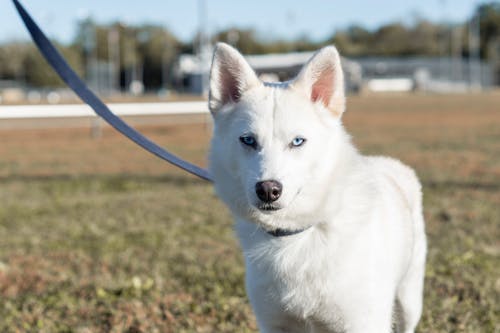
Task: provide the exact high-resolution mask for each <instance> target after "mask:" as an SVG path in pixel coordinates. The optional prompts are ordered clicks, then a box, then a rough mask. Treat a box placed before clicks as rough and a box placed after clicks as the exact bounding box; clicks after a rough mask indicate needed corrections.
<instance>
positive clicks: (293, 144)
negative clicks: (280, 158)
mask: <svg viewBox="0 0 500 333" xmlns="http://www.w3.org/2000/svg"><path fill="white" fill-rule="evenodd" d="M304 142H306V139H304V138H301V137H300V136H298V137H296V138H295V139H293V140H292V142H291V143H290V147H292V148H294V147H300V146H302V145H303V144H304Z"/></svg>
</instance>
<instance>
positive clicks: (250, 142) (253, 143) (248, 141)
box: [240, 135, 257, 148]
mask: <svg viewBox="0 0 500 333" xmlns="http://www.w3.org/2000/svg"><path fill="white" fill-rule="evenodd" d="M240 142H241V143H243V144H244V145H245V146H249V147H252V148H255V147H257V140H255V138H254V137H253V136H251V135H242V136H240Z"/></svg>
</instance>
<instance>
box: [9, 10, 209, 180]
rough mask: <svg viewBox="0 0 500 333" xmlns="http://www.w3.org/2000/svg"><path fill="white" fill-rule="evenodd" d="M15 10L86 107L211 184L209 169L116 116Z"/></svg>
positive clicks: (27, 18) (29, 20) (23, 13)
mask: <svg viewBox="0 0 500 333" xmlns="http://www.w3.org/2000/svg"><path fill="white" fill-rule="evenodd" d="M12 1H13V2H14V5H15V6H16V9H17V12H18V13H19V15H20V16H21V19H22V20H23V22H24V25H25V26H26V28H27V29H28V31H29V33H30V35H31V38H32V39H33V41H34V42H35V44H36V46H37V47H38V49H39V50H40V52H41V53H42V55H43V56H44V58H45V60H47V62H48V63H49V64H50V66H51V67H52V68H53V69H54V70H55V71H56V73H57V74H58V75H59V77H60V78H61V79H62V80H63V81H64V82H65V83H66V84H67V85H68V86H69V87H70V88H71V89H72V90H73V91H74V92H75V93H76V94H77V95H78V97H80V98H81V100H82V101H84V102H85V103H87V104H88V105H89V106H90V107H91V108H92V109H93V110H94V111H95V112H96V113H97V114H98V115H99V116H101V117H102V118H103V119H104V120H105V121H106V122H108V124H110V125H111V126H113V127H114V128H115V129H116V130H118V131H119V132H120V133H122V134H123V135H125V136H126V137H128V138H129V139H130V140H132V141H134V142H135V143H136V144H138V145H139V146H141V147H142V148H144V149H146V150H147V151H149V152H150V153H152V154H154V155H156V156H158V157H159V158H161V159H163V160H165V161H167V162H169V163H171V164H173V165H175V166H177V167H179V168H181V169H183V170H185V171H187V172H190V173H192V174H193V175H196V176H198V177H200V178H202V179H205V180H208V181H211V180H212V179H211V177H210V174H209V173H208V171H207V170H206V169H203V168H200V167H198V166H196V165H194V164H191V163H189V162H186V161H184V160H183V159H181V158H179V157H177V156H176V155H174V154H172V153H170V152H168V151H167V150H165V149H163V148H161V147H160V146H158V145H157V144H156V143H154V142H153V141H151V140H149V139H148V138H146V137H145V136H144V135H142V134H141V133H139V132H137V131H136V130H135V129H133V128H132V127H130V126H129V125H128V124H127V123H126V122H124V121H123V120H122V119H121V118H119V117H118V116H116V115H115V114H114V113H113V112H111V110H110V109H109V108H108V107H107V106H106V104H104V103H103V102H102V101H101V100H100V99H99V98H98V97H97V96H96V95H95V94H94V93H93V92H92V91H91V90H90V89H89V88H88V87H87V86H86V85H85V83H84V82H83V81H82V80H81V79H80V78H79V77H78V75H77V74H76V73H75V72H74V71H73V69H72V68H71V67H70V66H69V65H68V63H67V62H66V61H65V60H64V58H63V57H62V56H61V54H60V53H59V52H58V51H57V50H56V48H55V47H54V45H52V43H51V42H50V41H49V40H48V38H47V37H46V36H45V34H44V33H43V32H42V30H41V29H40V28H39V27H38V25H37V24H36V23H35V21H33V19H32V18H31V16H30V15H29V14H28V12H27V11H26V10H25V9H24V7H23V6H22V5H21V4H20V3H19V1H18V0H12Z"/></svg>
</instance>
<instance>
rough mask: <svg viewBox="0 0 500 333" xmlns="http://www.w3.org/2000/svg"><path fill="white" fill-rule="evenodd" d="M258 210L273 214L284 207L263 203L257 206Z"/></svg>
mask: <svg viewBox="0 0 500 333" xmlns="http://www.w3.org/2000/svg"><path fill="white" fill-rule="evenodd" d="M257 208H258V209H259V210H260V211H262V212H266V213H271V212H275V211H277V210H280V209H281V208H283V207H281V206H280V205H277V204H273V203H267V202H262V203H259V204H257Z"/></svg>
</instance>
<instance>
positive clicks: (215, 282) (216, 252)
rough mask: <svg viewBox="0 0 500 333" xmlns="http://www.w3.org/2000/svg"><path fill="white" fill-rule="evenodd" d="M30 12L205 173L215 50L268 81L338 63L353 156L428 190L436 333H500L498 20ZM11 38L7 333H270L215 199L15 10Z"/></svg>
mask: <svg viewBox="0 0 500 333" xmlns="http://www.w3.org/2000/svg"><path fill="white" fill-rule="evenodd" d="M22 3H23V5H25V7H26V8H27V9H28V11H29V12H30V13H31V14H32V15H33V17H34V19H35V20H36V21H37V22H38V23H39V25H40V26H41V28H42V30H44V31H45V32H46V34H47V35H48V36H49V37H50V38H51V39H52V41H53V42H54V43H55V44H56V45H57V47H58V49H59V50H60V51H61V53H62V54H63V55H64V57H65V58H66V59H67V60H68V62H69V63H70V64H71V66H72V67H73V68H74V69H75V70H76V71H77V72H78V74H79V75H80V76H81V77H82V78H83V79H84V80H85V81H86V82H87V84H88V85H89V86H90V87H91V88H92V89H93V90H94V91H95V92H96V93H97V94H98V95H99V96H100V97H102V98H103V99H104V100H105V101H106V102H107V103H108V105H109V106H110V108H111V109H112V110H113V111H115V112H116V113H117V114H119V115H121V116H123V117H124V118H125V120H126V121H127V122H129V123H130V124H132V125H133V126H134V127H136V128H138V129H139V130H140V131H141V132H143V133H144V134H145V135H147V136H148V137H150V138H152V139H153V140H154V141H155V142H157V143H159V144H160V145H162V146H165V147H167V148H168V149H171V150H172V151H173V152H175V153H177V154H179V155H181V156H183V157H185V158H186V159H188V160H190V161H192V162H194V163H196V164H198V165H202V166H206V163H207V162H206V156H207V151H208V146H209V140H210V136H211V120H210V116H209V114H208V111H207V106H206V97H207V80H208V71H209V68H210V62H211V56H212V51H213V47H214V45H215V43H216V42H218V41H223V42H226V43H229V44H231V45H233V46H235V47H236V48H238V49H239V50H240V51H241V52H242V53H243V54H244V55H245V56H246V58H247V60H248V61H249V62H250V64H251V65H252V67H253V68H254V69H255V70H256V72H257V73H258V75H259V76H260V77H261V78H262V79H263V80H265V81H277V80H288V79H290V78H293V77H294V75H295V74H296V73H297V72H298V70H299V69H300V68H301V66H302V65H303V64H304V63H305V62H306V61H307V60H308V59H309V58H310V57H311V55H312V53H313V52H314V51H315V50H317V49H318V48H320V47H322V46H325V45H329V44H334V45H336V47H337V48H338V49H339V51H340V53H341V55H342V66H343V69H344V71H345V73H346V83H347V87H348V103H347V112H346V114H345V116H344V118H343V121H344V124H345V126H346V128H347V130H348V131H349V132H350V133H351V134H352V136H353V138H354V139H353V140H354V142H355V144H356V145H357V146H358V147H359V149H360V150H361V151H362V152H363V153H366V154H386V155H390V156H393V157H396V158H399V159H401V160H402V161H403V162H405V163H407V164H409V165H411V166H412V167H414V168H415V169H416V171H417V173H418V174H419V176H420V178H421V180H422V183H423V186H424V207H425V218H426V222H427V233H428V236H429V258H428V266H427V273H426V290H425V307H424V314H423V317H422V321H421V323H420V326H419V332H494V333H497V332H500V326H499V322H500V298H499V295H500V221H499V214H498V212H499V211H498V207H499V205H500V89H499V86H500V2H498V1H476V0H455V1H451V0H420V1H417V0H411V1H396V0H380V1H377V2H372V1H367V0H350V1H344V2H341V1H320V0H309V1H295V0H293V1H284V0H279V1H261V0H255V1H251V2H235V1H232V2H229V1H222V0H216V1H207V0H186V1H167V0H163V1H159V0H144V1H140V2H137V1H135V2H127V3H126V4H125V3H124V2H123V1H115V0H110V1H96V0H88V1H80V0H78V1H62V0H54V1H50V2H46V1H45V2H44V1H36V0H24V1H23V2H22ZM0 27H1V28H0V141H1V142H2V143H1V144H0V202H1V204H0V331H2V332H80V333H83V332H256V330H257V327H256V324H255V319H254V317H253V315H252V312H251V309H250V307H249V304H248V300H247V298H246V295H245V291H244V283H243V280H244V268H243V260H242V258H241V254H240V250H239V248H238V245H237V241H236V240H235V237H234V235H233V230H232V221H231V217H230V216H229V214H228V212H227V210H226V209H225V208H224V207H223V206H222V204H221V203H220V202H219V201H218V200H217V199H216V198H215V196H214V194H213V191H212V189H211V186H210V184H207V183H206V182H204V181H202V180H198V179H196V178H194V177H193V176H190V175H187V174H185V173H183V172H182V171H179V170H177V169H175V168H173V167H171V166H169V165H167V164H165V163H164V162H163V161H160V160H159V159H157V158H156V157H153V156H151V155H150V154H148V153H146V152H145V151H143V150H142V149H140V148H139V147H137V146H135V145H134V144H133V143H130V142H129V141H128V140H127V139H126V138H124V137H122V136H121V135H119V134H117V133H116V132H115V131H114V130H112V129H111V128H109V127H108V126H107V125H105V124H104V123H103V122H102V121H100V120H99V119H98V118H96V117H95V116H94V115H93V113H92V111H91V110H90V109H89V108H88V107H86V106H85V105H82V104H81V102H80V101H79V100H78V98H77V97H76V96H75V95H74V94H73V93H72V92H71V90H69V89H68V88H67V87H66V86H65V85H64V84H63V83H62V81H61V80H60V79H58V77H57V76H56V75H55V74H54V72H53V71H52V69H51V68H50V67H49V66H48V65H47V64H46V62H45V61H44V59H43V58H42V56H41V55H40V54H39V52H38V51H37V49H36V47H35V46H34V45H33V43H32V42H31V40H30V38H29V36H28V34H27V32H26V30H25V28H24V26H23V25H22V23H21V20H20V19H19V17H18V15H17V13H16V12H15V9H14V6H13V5H12V4H11V2H10V1H1V2H0Z"/></svg>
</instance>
